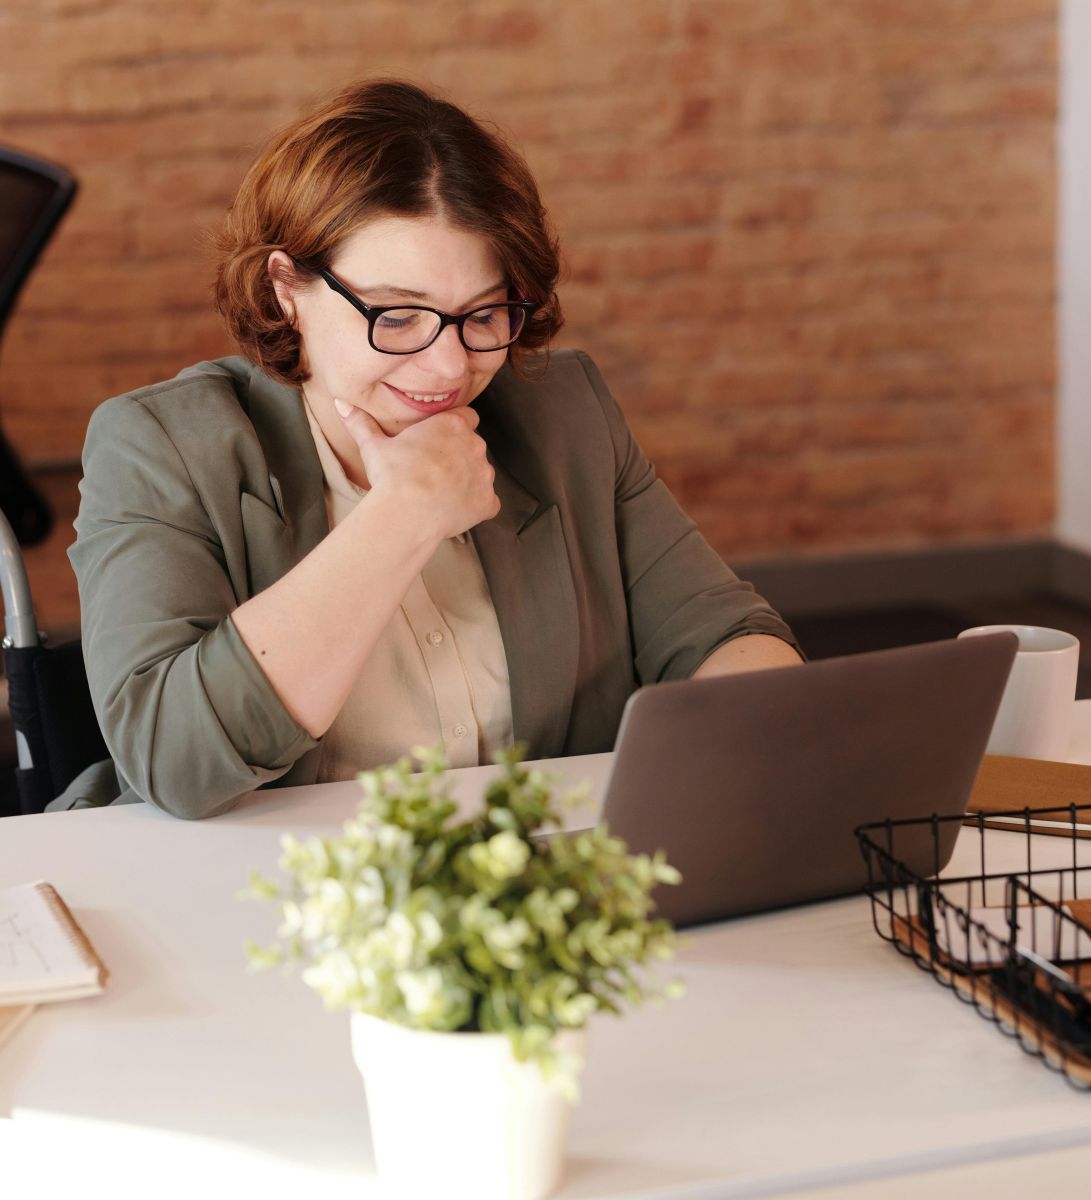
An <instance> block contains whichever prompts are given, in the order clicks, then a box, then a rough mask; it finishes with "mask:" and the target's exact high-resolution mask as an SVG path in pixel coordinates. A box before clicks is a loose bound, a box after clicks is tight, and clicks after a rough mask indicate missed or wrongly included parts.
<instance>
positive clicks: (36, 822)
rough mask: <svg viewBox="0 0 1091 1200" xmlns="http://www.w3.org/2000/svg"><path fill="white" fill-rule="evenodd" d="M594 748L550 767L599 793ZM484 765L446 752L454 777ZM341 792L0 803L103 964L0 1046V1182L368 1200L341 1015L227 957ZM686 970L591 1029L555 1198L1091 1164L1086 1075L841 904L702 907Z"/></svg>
mask: <svg viewBox="0 0 1091 1200" xmlns="http://www.w3.org/2000/svg"><path fill="white" fill-rule="evenodd" d="M608 760H609V756H605V755H599V756H591V757H588V758H583V759H569V760H560V761H558V762H557V763H555V764H553V765H554V767H555V768H556V769H557V770H558V771H559V772H560V773H562V774H563V775H564V776H565V777H567V778H570V779H572V780H578V779H582V778H590V779H591V780H592V782H593V784H594V785H595V786H596V787H601V784H602V781H603V779H604V777H605V772H606V770H607V768H608ZM486 771H487V769H485V768H480V769H471V770H468V771H464V772H460V773H458V775H459V779H458V782H459V787H460V793H459V795H460V798H461V799H463V800H465V801H466V802H471V797H473V796H475V795H478V794H479V793H480V783H481V779H482V778H483V776H484V774H485V773H486ZM357 795H358V793H357V791H356V787H355V785H354V784H336V785H328V786H325V787H315V788H299V789H285V790H281V791H274V792H264V793H261V794H259V795H258V796H255V797H253V798H251V799H249V800H247V801H245V802H244V803H243V804H241V805H240V806H239V807H238V808H237V809H236V810H235V811H233V812H232V813H229V814H227V815H226V816H223V817H219V818H216V819H215V820H212V821H205V822H196V823H185V822H180V821H176V820H174V819H172V818H170V817H167V816H164V815H163V814H161V813H159V812H158V811H156V810H155V809H153V808H151V807H149V806H143V805H133V806H125V807H121V808H116V809H107V810H102V811H97V812H77V813H66V814H50V815H47V816H41V817H18V818H9V819H8V820H5V821H4V822H3V823H2V824H0V881H4V882H20V881H27V880H32V879H35V878H39V877H41V878H46V879H49V880H51V881H52V882H53V883H55V884H56V885H57V886H58V888H59V889H60V891H61V892H62V894H63V895H64V896H65V898H66V899H67V901H68V902H69V904H70V905H71V907H72V908H73V910H74V911H75V912H76V914H77V916H78V918H79V919H80V921H81V923H83V924H84V926H85V927H86V929H87V930H88V932H89V934H90V936H91V938H92V939H93V941H94V942H95V944H96V946H97V947H98V949H99V950H100V952H101V953H102V955H103V957H104V958H105V960H106V961H107V963H108V964H109V966H110V967H111V970H112V972H113V975H112V979H111V983H110V986H109V989H108V990H107V992H106V993H105V994H104V995H102V996H100V997H95V998H92V999H88V1000H80V1001H73V1002H69V1003H66V1004H58V1005H54V1006H52V1007H43V1008H41V1009H40V1010H39V1011H38V1012H37V1013H36V1014H34V1016H33V1017H32V1018H31V1020H30V1022H29V1023H28V1024H27V1025H26V1026H24V1028H23V1029H22V1030H21V1031H20V1032H19V1033H18V1035H17V1036H16V1037H15V1039H14V1040H13V1041H12V1042H10V1043H9V1044H8V1045H7V1046H6V1047H4V1048H3V1049H2V1050H0V1118H6V1119H4V1120H0V1193H2V1194H3V1195H4V1196H5V1197H7V1196H11V1197H12V1200H16V1198H19V1200H22V1197H24V1196H25V1197H28V1198H29V1197H34V1198H36V1197H39V1196H42V1197H51V1196H53V1195H58V1196H59V1195H64V1196H70V1195H73V1194H83V1193H85V1192H86V1191H87V1190H88V1187H89V1186H91V1184H90V1183H89V1181H96V1180H97V1181H99V1182H100V1183H101V1189H100V1190H98V1191H96V1190H92V1192H91V1194H92V1195H96V1196H97V1195H99V1194H106V1189H107V1188H108V1189H109V1194H110V1195H112V1196H115V1197H128V1196H137V1195H140V1196H145V1195H149V1194H150V1195H154V1196H156V1197H157V1198H158V1197H161V1196H174V1195H179V1196H181V1195H186V1196H193V1195H194V1194H195V1193H198V1194H200V1193H203V1194H204V1195H206V1196H209V1197H219V1196H227V1195H234V1194H236V1193H237V1194H242V1193H241V1191H238V1189H241V1188H243V1187H245V1188H246V1194H248V1195H255V1196H259V1197H260V1196H262V1195H265V1196H270V1197H273V1196H275V1197H279V1196H289V1195H290V1196H293V1197H294V1196H299V1195H301V1194H303V1195H311V1196H315V1197H322V1200H326V1198H332V1197H342V1196H344V1197H349V1196H352V1197H355V1198H359V1197H368V1196H373V1195H381V1192H380V1191H379V1189H378V1187H377V1185H376V1183H375V1181H374V1179H373V1177H372V1175H371V1161H370V1151H369V1145H368V1133H367V1121H366V1110H365V1106H364V1100H363V1092H362V1087H361V1083H360V1079H359V1076H358V1074H357V1072H356V1068H355V1067H354V1065H353V1063H352V1061H351V1059H350V1056H349V1050H348V1024H347V1018H346V1016H345V1015H344V1014H328V1013H326V1012H325V1011H324V1010H323V1009H322V1006H321V1003H320V1001H319V1000H318V998H317V997H316V996H315V995H314V994H313V993H311V992H310V991H309V990H308V989H306V988H305V987H304V986H303V985H302V984H301V983H300V982H299V980H298V978H296V977H294V976H290V977H283V976H281V975H279V974H277V973H264V974H260V975H251V974H248V973H247V970H246V968H245V965H244V959H243V954H242V944H243V941H244V939H246V938H248V937H253V938H255V939H256V940H258V941H262V940H266V939H268V937H269V936H270V934H271V930H272V925H273V912H272V910H271V908H269V907H268V906H261V905H257V904H252V903H242V902H240V901H238V900H237V899H236V893H237V892H238V890H239V889H240V888H241V887H242V885H243V884H244V882H245V879H246V875H247V871H248V869H249V868H250V867H252V866H256V867H259V868H261V869H263V870H267V871H268V870H270V869H271V868H272V865H273V863H274V862H275V859H276V856H277V846H278V838H279V835H280V833H281V832H282V831H283V830H286V829H290V830H292V831H293V832H296V833H300V834H306V833H309V832H317V833H328V832H333V831H336V830H337V829H338V828H339V825H340V822H341V821H342V820H343V819H344V818H345V817H346V816H347V815H349V814H350V813H351V812H352V811H353V809H354V807H355V804H356V800H357ZM576 819H578V818H574V820H576ZM998 836H999V837H1001V838H1010V839H1011V840H1012V843H1013V851H1014V852H1015V853H1016V854H1017V853H1018V842H1019V839H1018V837H1017V836H1015V835H1008V834H1000V835H998ZM1044 840H1046V841H1048V840H1049V839H1044ZM1053 840H1054V841H1056V842H1057V845H1058V849H1060V848H1061V847H1062V845H1063V843H1061V842H1060V840H1059V839H1053ZM1085 845H1086V847H1087V853H1088V855H1089V856H1091V842H1088V843H1085ZM680 973H681V974H682V975H683V976H684V977H685V979H686V981H687V984H688V989H689V994H688V996H687V997H686V998H685V999H684V1000H682V1001H680V1002H677V1003H674V1004H671V1005H669V1006H668V1007H666V1008H665V1009H662V1010H655V1009H647V1010H642V1011H639V1012H637V1013H635V1014H633V1015H630V1016H628V1017H626V1018H625V1019H624V1020H621V1021H618V1020H614V1019H610V1018H604V1019H600V1020H596V1021H595V1022H594V1023H593V1028H592V1039H591V1052H590V1059H589V1062H588V1065H587V1069H586V1073H585V1077H584V1095H583V1102H582V1104H581V1106H580V1107H579V1108H578V1109H577V1110H576V1111H575V1113H574V1117H573V1123H572V1130H571V1137H570V1143H569V1150H570V1160H569V1169H568V1174H567V1176H566V1182H565V1185H564V1187H563V1189H562V1191H561V1192H560V1193H559V1196H561V1197H563V1198H566V1200H577V1198H587V1200H590V1198H592V1197H603V1198H605V1197H622V1196H624V1197H653V1196H655V1197H686V1198H687V1200H697V1198H698V1197H700V1198H704V1197H709V1198H711V1197H714V1196H715V1197H721V1196H723V1197H742V1196H769V1195H779V1194H782V1193H787V1192H794V1193H803V1194H813V1195H814V1196H815V1197H818V1196H836V1195H851V1196H860V1197H864V1196H868V1197H871V1196H876V1195H892V1196H893V1195H911V1194H913V1195H915V1194H920V1193H919V1192H916V1191H902V1192H898V1191H896V1190H893V1189H896V1188H898V1187H904V1188H908V1187H910V1185H911V1184H912V1183H913V1182H914V1181H917V1182H920V1181H923V1179H925V1178H928V1179H929V1194H930V1195H932V1196H943V1195H957V1196H959V1197H960V1200H962V1198H963V1197H966V1196H968V1195H970V1196H972V1195H978V1194H983V1192H982V1191H980V1190H978V1188H979V1187H984V1186H988V1187H990V1188H991V1189H992V1190H991V1192H990V1194H991V1195H992V1196H997V1195H1004V1194H1007V1193H1005V1192H1004V1191H1003V1188H1002V1187H1000V1186H999V1184H1001V1183H1003V1182H1004V1181H1010V1180H1011V1179H1014V1178H1016V1177H1017V1171H1016V1168H1017V1167H1019V1165H1020V1163H1022V1165H1023V1167H1024V1169H1027V1170H1031V1171H1033V1172H1035V1173H1037V1172H1040V1171H1041V1170H1042V1169H1046V1170H1049V1171H1052V1172H1054V1173H1055V1174H1056V1173H1057V1172H1060V1173H1061V1174H1060V1176H1059V1178H1067V1177H1068V1173H1069V1172H1070V1171H1072V1170H1073V1169H1075V1168H1073V1165H1072V1164H1073V1161H1074V1159H1075V1161H1076V1163H1077V1165H1078V1169H1079V1171H1080V1173H1081V1176H1082V1177H1083V1178H1085V1179H1086V1178H1087V1175H1088V1171H1089V1170H1091V1167H1089V1166H1088V1164H1089V1163H1091V1150H1088V1149H1085V1147H1088V1146H1091V1096H1088V1095H1084V1094H1081V1093H1078V1092H1076V1091H1074V1090H1073V1089H1071V1088H1070V1087H1069V1086H1068V1085H1067V1084H1066V1083H1065V1082H1064V1081H1063V1080H1062V1079H1060V1078H1058V1077H1057V1076H1056V1075H1054V1074H1052V1073H1051V1072H1049V1071H1047V1070H1046V1069H1045V1068H1044V1067H1042V1066H1041V1065H1040V1064H1038V1063H1037V1062H1035V1061H1033V1060H1032V1059H1031V1058H1030V1057H1029V1056H1027V1055H1026V1054H1024V1053H1023V1052H1022V1051H1020V1050H1019V1049H1018V1048H1017V1047H1016V1046H1014V1045H1013V1044H1011V1043H1010V1042H1009V1041H1008V1040H1007V1039H1005V1038H1003V1037H1002V1036H1000V1035H999V1034H998V1033H997V1032H996V1031H995V1030H994V1029H992V1028H991V1027H990V1026H989V1025H988V1024H987V1023H986V1022H985V1021H983V1020H982V1019H981V1018H980V1017H978V1016H976V1015H975V1014H974V1013H973V1012H972V1011H970V1010H969V1009H968V1008H967V1007H966V1006H964V1005H962V1004H960V1003H959V1002H958V1001H957V1000H956V999H955V998H954V997H952V996H951V995H950V994H949V993H947V992H945V991H944V990H943V989H941V988H939V987H937V985H936V984H935V983H934V982H933V981H932V980H931V979H929V978H928V977H927V976H926V975H925V974H924V973H922V972H920V971H918V970H917V969H915V968H914V967H913V966H912V965H911V964H910V963H908V962H907V961H906V960H905V959H903V958H902V957H900V956H899V955H898V954H897V953H896V952H895V951H894V950H892V949H891V948H889V947H888V946H887V945H885V944H884V943H882V942H881V941H880V940H879V938H878V937H877V936H876V935H875V933H874V932H873V931H872V928H871V924H870V916H869V906H868V903H867V901H866V900H864V899H863V898H852V899H847V900H839V901H834V902H831V903H826V904H821V905H813V906H810V907H806V908H801V909H796V910H792V911H786V912H779V913H771V914H766V915H763V916H759V917H752V918H747V919H742V920H736V921H732V922H726V923H723V924H721V925H718V926H712V927H707V928H705V929H703V930H700V931H698V932H696V933H694V934H692V935H691V936H690V940H689V944H688V946H687V948H686V949H685V951H684V953H683V955H682V958H681V962H680ZM422 1152H423V1153H427V1147H426V1146H422ZM482 1152H483V1153H487V1148H486V1147H485V1146H484V1145H483V1147H482ZM1042 1152H1049V1153H1042ZM1018 1155H1024V1156H1026V1155H1031V1156H1032V1157H1030V1158H1024V1159H1022V1160H1021V1159H1018V1158H1014V1159H1013V1158H1012V1157H1011V1156H1018ZM1001 1159H1005V1160H1006V1161H1003V1162H1001V1161H998V1160H1001ZM1028 1163H1029V1164H1030V1166H1029V1167H1027V1165H1026V1164H1028ZM960 1164H961V1165H960ZM938 1168H942V1169H943V1173H942V1174H940V1175H939V1176H936V1177H935V1178H932V1177H931V1176H922V1175H919V1174H914V1173H916V1172H928V1171H931V1170H934V1169H938ZM1036 1177H1037V1175H1036ZM880 1179H881V1180H882V1181H883V1182H877V1180H880ZM967 1180H969V1183H967ZM16 1185H17V1186H16ZM76 1187H78V1188H79V1193H76V1192H75V1191H74V1189H75V1188H76ZM1024 1187H1025V1185H1024ZM815 1189H818V1190H815ZM823 1189H824V1190H823ZM1020 1194H1024V1193H1023V1192H1021V1193H1020Z"/></svg>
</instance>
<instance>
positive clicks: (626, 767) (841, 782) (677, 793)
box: [602, 633, 1017, 925]
mask: <svg viewBox="0 0 1091 1200" xmlns="http://www.w3.org/2000/svg"><path fill="white" fill-rule="evenodd" d="M1016 647H1017V639H1016V638H1015V636H1014V635H1013V634H1010V633H996V634H988V635H983V636H980V637H973V638H962V639H952V640H949V641H942V642H930V643H927V644H924V645H917V646H906V647H900V648H898V649H894V650H879V651H874V652H871V653H866V654H854V655H850V656H848V657H844V658H831V659H823V660H820V661H817V662H810V663H805V664H803V665H802V666H798V667H787V668H783V669H778V670H769V671H754V672H747V673H745V674H740V675H725V676H722V677H719V678H714V679H693V680H686V681H682V682H673V683H660V684H655V685H653V686H650V687H644V688H640V689H639V690H638V691H636V692H634V693H633V695H632V696H631V697H630V698H629V701H628V704H627V705H626V707H625V711H624V714H623V716H622V721H621V726H620V728H619V730H618V737H617V743H616V746H615V754H614V763H613V768H612V770H611V773H610V778H609V781H608V783H607V788H606V796H605V799H604V802H603V809H602V816H603V819H604V820H605V821H606V822H607V824H608V825H609V827H610V830H611V831H612V832H614V833H616V834H618V835H619V836H620V837H622V838H624V839H625V840H626V841H627V842H628V844H629V847H630V849H631V850H632V851H633V852H638V853H648V854H650V853H652V852H654V851H655V850H658V849H662V850H664V851H665V852H666V856H667V861H668V862H670V863H671V864H673V865H674V866H675V867H677V868H678V870H679V871H680V872H681V873H682V883H681V884H680V885H677V886H666V885H663V886H660V887H658V888H657V889H656V893H655V900H656V904H657V907H658V911H659V913H660V914H661V915H663V916H666V917H669V918H670V919H671V920H672V921H674V922H675V924H677V925H692V924H697V923H700V922H703V921H713V920H720V919H722V918H724V917H733V916H738V915H741V914H743V913H755V912H761V911H763V910H766V909H770V908H779V907H782V906H786V905H792V904H800V903H804V902H806V901H811V900H820V899H826V898H828V897H832V896H838V895H844V894H848V893H850V892H855V891H859V890H860V889H861V888H862V887H863V886H864V884H865V883H866V882H867V868H866V864H865V862H864V858H863V855H862V854H861V852H860V849H859V847H858V845H857V842H856V838H855V836H854V830H855V829H856V828H857V826H859V825H863V824H866V823H867V822H870V821H881V820H885V819H887V818H893V819H894V820H898V819H900V818H905V817H928V816H931V815H932V814H933V813H935V814H938V815H940V816H954V815H958V814H960V813H964V812H965V811H966V806H967V802H968V800H969V797H970V791H971V789H972V787H973V783H974V777H975V776H976V774H977V769H978V766H979V764H980V762H981V758H982V756H983V755H984V753H985V745H986V742H987V741H988V738H989V734H990V732H991V730H992V725H993V720H994V718H995V716H996V712H997V709H998V707H999V705H1000V698H1001V695H1002V693H1003V690H1004V684H1005V682H1006V681H1007V677H1008V672H1009V670H1010V669H1011V664H1012V661H1013V659H1014V657H1015V651H1016ZM939 828H940V831H941V837H940V845H939V856H938V861H937V858H936V849H935V846H934V841H933V838H932V834H931V829H926V830H922V831H921V837H920V838H919V839H918V842H917V844H916V845H913V844H907V843H905V842H903V840H902V839H901V838H900V839H899V850H900V854H899V856H900V857H904V859H905V861H906V865H907V866H909V867H910V869H912V870H914V871H915V872H918V873H920V874H924V875H930V874H934V873H935V872H936V871H937V870H940V869H942V868H943V867H944V866H945V865H946V864H947V861H948V860H949V859H950V857H951V854H952V853H953V851H954V844H955V839H956V838H957V836H958V831H959V824H958V822H947V823H945V824H943V825H941V826H940V827H939ZM901 851H906V853H905V854H904V856H903V855H902V854H901Z"/></svg>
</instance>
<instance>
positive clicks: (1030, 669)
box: [958, 625, 1080, 762]
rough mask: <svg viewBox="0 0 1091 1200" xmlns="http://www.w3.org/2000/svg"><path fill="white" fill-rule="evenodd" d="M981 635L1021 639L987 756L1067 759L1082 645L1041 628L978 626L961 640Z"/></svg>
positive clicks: (986, 749)
mask: <svg viewBox="0 0 1091 1200" xmlns="http://www.w3.org/2000/svg"><path fill="white" fill-rule="evenodd" d="M983 633H1014V634H1015V635H1016V637H1018V639H1019V649H1018V650H1017V651H1016V654H1015V661H1014V662H1013V663H1012V667H1011V674H1010V675H1009V676H1008V682H1007V685H1006V687H1005V688H1004V698H1003V699H1002V700H1001V701H1000V711H999V712H998V713H997V714H996V721H995V722H994V723H993V730H992V733H991V734H990V735H989V744H988V746H987V747H986V748H985V753H986V754H1010V755H1014V756H1016V757H1018V758H1049V759H1053V760H1055V761H1058V762H1061V761H1063V760H1064V759H1065V758H1066V757H1067V754H1068V743H1069V739H1070V738H1071V736H1072V705H1073V703H1074V702H1075V699H1076V670H1077V668H1078V667H1079V664H1080V643H1079V641H1078V640H1077V639H1076V638H1075V637H1073V635H1072V634H1071V633H1065V632H1063V631H1062V630H1060V629H1045V628H1043V627H1042V626H1041V625H977V626H975V627H974V628H973V629H964V630H963V631H962V632H961V633H960V634H959V635H958V636H959V637H975V636H977V635H979V634H983Z"/></svg>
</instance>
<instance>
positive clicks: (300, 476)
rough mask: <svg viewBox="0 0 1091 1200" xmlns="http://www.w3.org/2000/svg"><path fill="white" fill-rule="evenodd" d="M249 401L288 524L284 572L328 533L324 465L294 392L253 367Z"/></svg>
mask: <svg viewBox="0 0 1091 1200" xmlns="http://www.w3.org/2000/svg"><path fill="white" fill-rule="evenodd" d="M247 399H248V410H247V412H248V415H249V417H250V421H251V423H252V424H253V426H254V429H255V431H256V433H257V435H258V440H259V441H260V442H261V446H262V450H263V451H264V453H265V460H266V462H267V463H268V465H269V475H270V479H269V485H270V489H271V491H272V494H273V498H274V500H275V502H276V504H277V506H278V508H279V511H280V516H281V517H282V519H283V520H284V523H285V525H286V526H287V535H288V538H289V540H290V543H291V546H290V549H291V557H292V561H291V562H290V563H289V564H288V565H287V566H286V567H285V568H284V570H288V569H290V568H291V567H292V566H294V565H295V564H296V563H297V562H299V560H300V559H301V558H304V557H305V556H306V555H308V554H309V553H310V552H311V551H312V550H313V549H314V548H315V546H317V545H318V543H319V542H320V541H321V540H322V539H323V538H324V537H325V536H326V534H327V533H329V521H328V519H327V517H326V504H325V500H324V499H323V492H322V465H321V464H320V463H319V461H318V453H317V451H316V450H315V448H314V441H313V439H312V438H311V431H310V427H309V426H308V424H307V417H306V415H305V413H304V412H303V402H302V400H301V399H300V396H299V392H298V391H297V390H296V389H295V388H290V387H287V386H286V385H285V384H282V383H277V382H275V381H274V380H272V379H270V378H269V377H268V376H267V375H264V374H263V373H262V372H261V371H259V370H257V368H253V369H252V373H251V376H250V382H249V387H248V389H247ZM282 573H283V571H282V572H281V574H282Z"/></svg>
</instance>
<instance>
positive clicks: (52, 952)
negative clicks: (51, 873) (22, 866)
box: [0, 881, 107, 1004]
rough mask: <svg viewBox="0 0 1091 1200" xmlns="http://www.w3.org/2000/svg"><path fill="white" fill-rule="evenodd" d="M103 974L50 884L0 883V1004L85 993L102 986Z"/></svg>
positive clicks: (103, 971) (86, 942)
mask: <svg viewBox="0 0 1091 1200" xmlns="http://www.w3.org/2000/svg"><path fill="white" fill-rule="evenodd" d="M106 974H107V972H106V968H105V967H104V965H103V964H102V962H101V960H100V959H99V958H98V956H97V955H96V954H95V951H94V949H93V947H92V946H91V944H90V942H89V941H88V940H87V937H86V935H85V934H84V932H83V930H82V929H80V927H79V925H77V924H76V922H75V920H74V918H73V917H72V914H71V913H70V912H69V911H68V908H67V907H66V905H65V904H64V901H63V900H61V898H60V896H58V895H57V893H56V891H54V889H53V888H52V887H51V886H50V885H49V884H48V883H43V882H40V881H39V882H38V883H27V884H21V885H19V886H17V887H8V888H0V1003H8V1004H12V1003H36V1002H38V1001H40V1000H50V999H58V1000H60V999H67V998H70V997H73V996H83V995H89V994H92V993H94V992H98V991H101V990H102V985H103V983H104V981H105V978H106Z"/></svg>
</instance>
